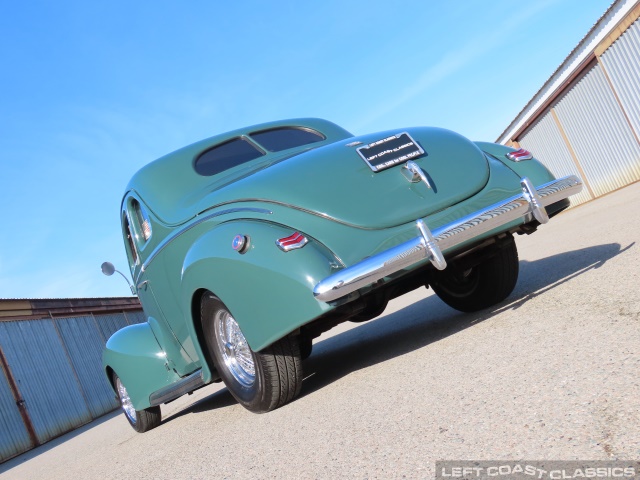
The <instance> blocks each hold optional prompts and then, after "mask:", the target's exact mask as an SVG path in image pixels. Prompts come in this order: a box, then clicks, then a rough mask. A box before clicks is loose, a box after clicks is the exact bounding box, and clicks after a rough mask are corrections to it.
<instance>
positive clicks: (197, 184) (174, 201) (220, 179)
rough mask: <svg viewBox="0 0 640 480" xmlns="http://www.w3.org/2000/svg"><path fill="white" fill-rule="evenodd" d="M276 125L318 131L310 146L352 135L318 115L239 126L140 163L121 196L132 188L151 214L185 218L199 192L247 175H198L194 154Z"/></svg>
mask: <svg viewBox="0 0 640 480" xmlns="http://www.w3.org/2000/svg"><path fill="white" fill-rule="evenodd" d="M280 127H303V128H310V129H313V130H317V131H319V132H320V133H322V134H323V135H324V136H325V137H326V139H325V140H323V141H321V142H317V143H314V144H313V147H320V146H323V145H327V144H329V143H334V142H336V141H339V140H344V139H346V138H350V137H352V136H353V135H352V134H351V133H349V132H348V131H346V130H345V129H343V128H342V127H340V126H338V125H336V124H335V123H332V122H329V121H327V120H322V119H319V118H297V119H289V120H280V121H276V122H269V123H262V124H258V125H253V126H249V127H244V128H240V129H237V130H233V131H230V132H226V133H223V134H220V135H215V136H213V137H209V138H206V139H204V140H201V141H199V142H196V143H193V144H191V145H188V146H186V147H183V148H180V149H179V150H176V151H174V152H172V153H169V154H168V155H165V156H163V157H161V158H159V159H157V160H155V161H153V162H151V163H149V164H148V165H146V166H144V167H143V168H141V169H140V170H139V171H138V172H137V173H136V174H135V175H134V176H133V177H132V179H131V181H130V182H129V184H128V185H127V188H126V191H125V197H126V195H127V194H129V192H135V193H136V194H137V196H138V197H139V198H140V199H141V200H142V201H143V202H144V203H145V204H146V205H147V207H148V208H149V209H150V210H151V211H152V212H153V213H154V215H155V216H156V217H157V218H158V219H159V220H161V221H163V222H164V223H167V224H177V223H181V222H183V221H185V220H188V218H191V217H192V216H194V215H196V214H197V213H199V212H197V211H192V209H190V207H192V206H196V205H197V204H198V203H199V202H198V200H200V199H202V197H203V196H205V195H208V194H210V193H211V192H212V191H213V190H215V189H216V188H219V187H220V186H224V185H226V184H228V183H229V182H232V181H234V176H235V177H237V178H242V177H243V176H246V175H247V169H241V171H235V172H228V173H227V172H222V173H220V174H218V175H214V176H203V175H200V174H198V173H197V172H196V171H195V169H194V167H193V165H194V162H195V160H196V159H197V158H198V156H199V155H200V154H201V153H203V152H205V151H207V150H209V149H211V148H212V147H215V146H216V145H220V144H223V143H225V142H228V141H229V140H231V139H234V138H238V137H243V136H244V137H247V136H248V135H249V134H250V133H254V132H257V131H263V130H269V129H274V128H280ZM308 149H309V145H305V146H303V147H297V149H295V148H294V149H289V150H285V151H282V152H266V154H265V155H264V156H262V157H260V158H259V159H256V160H254V161H253V162H249V163H251V164H253V163H254V162H255V163H256V164H258V165H264V164H269V163H272V162H274V161H276V160H277V159H279V158H282V157H287V156H291V155H292V154H295V153H296V152H297V150H300V151H304V150H308ZM248 168H250V165H249V167H248Z"/></svg>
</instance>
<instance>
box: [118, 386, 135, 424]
mask: <svg viewBox="0 0 640 480" xmlns="http://www.w3.org/2000/svg"><path fill="white" fill-rule="evenodd" d="M116 389H117V390H118V396H119V397H120V406H121V407H122V410H123V411H124V414H125V415H126V416H127V418H128V419H129V422H131V424H132V425H135V424H136V409H135V408H134V407H133V403H131V398H129V394H128V393H127V389H126V388H125V387H124V385H123V384H122V382H121V381H120V379H119V378H117V377H116Z"/></svg>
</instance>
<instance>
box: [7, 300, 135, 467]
mask: <svg viewBox="0 0 640 480" xmlns="http://www.w3.org/2000/svg"><path fill="white" fill-rule="evenodd" d="M17 304H19V305H18V306H19V307H20V308H15V307H16V305H17ZM7 305H9V307H7ZM25 306H26V308H24V307H25ZM34 306H35V307H36V308H34ZM118 310H119V311H118ZM94 312H95V313H94ZM144 320H145V318H144V315H143V313H142V310H141V308H140V305H139V303H138V301H137V299H133V298H128V297H126V298H120V299H87V300H85V299H83V300H75V301H74V300H48V301H42V300H40V301H38V300H31V301H4V300H0V367H1V368H0V370H1V371H0V432H2V434H1V435H0V462H3V461H5V460H7V459H9V458H11V457H14V456H16V455H18V454H20V453H22V452H25V451H27V450H29V449H31V448H33V447H35V446H37V445H40V444H43V443H45V442H47V441H49V440H51V439H52V438H55V437H57V436H59V435H62V434H64V433H66V432H69V431H71V430H73V429H75V428H77V427H79V426H81V425H84V424H86V423H88V422H90V421H91V420H93V419H95V418H98V417H100V416H101V415H104V414H105V413H108V412H110V411H112V410H114V409H115V408H118V406H119V405H118V402H117V401H116V400H115V398H114V394H113V391H112V390H111V387H110V386H109V384H108V381H107V379H106V377H105V375H104V372H102V360H101V355H102V349H103V347H104V344H105V343H106V341H107V339H108V338H109V337H110V336H111V334H113V333H114V332H115V331H116V330H119V329H120V328H122V327H125V326H127V325H130V324H133V323H140V322H143V321H144Z"/></svg>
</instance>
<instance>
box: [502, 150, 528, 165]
mask: <svg viewBox="0 0 640 480" xmlns="http://www.w3.org/2000/svg"><path fill="white" fill-rule="evenodd" d="M506 157H507V158H508V159H509V160H511V161H512V162H521V161H523V160H531V159H532V158H533V155H531V152H530V151H529V150H525V149H524V148H519V149H518V150H514V151H513V152H509V153H507V155H506Z"/></svg>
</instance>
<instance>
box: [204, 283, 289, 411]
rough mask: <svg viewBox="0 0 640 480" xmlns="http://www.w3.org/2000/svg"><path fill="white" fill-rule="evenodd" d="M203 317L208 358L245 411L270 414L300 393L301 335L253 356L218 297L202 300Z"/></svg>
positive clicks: (275, 344) (278, 342) (281, 341)
mask: <svg viewBox="0 0 640 480" xmlns="http://www.w3.org/2000/svg"><path fill="white" fill-rule="evenodd" d="M201 315H202V317H201V318H202V324H203V331H204V334H205V339H206V343H207V348H208V350H209V354H210V355H211V358H212V359H213V361H214V362H215V366H216V368H217V370H218V373H219V374H220V376H221V377H222V380H223V381H224V383H225V385H226V386H227V388H228V389H229V391H230V392H231V394H232V395H233V396H234V397H235V398H236V400H238V402H239V403H240V404H241V405H242V406H243V407H245V408H246V409H248V410H250V411H252V412H256V413H264V412H269V411H271V410H274V409H276V408H278V407H281V406H282V405H284V404H286V403H288V402H290V401H291V400H293V399H294V398H295V397H296V396H297V395H298V393H300V388H301V386H302V364H301V359H300V343H299V338H300V337H299V336H298V335H295V336H294V335H288V336H287V337H284V338H282V339H280V340H278V341H277V342H275V343H274V344H272V345H270V346H269V347H267V348H265V349H264V350H262V351H260V352H254V351H253V350H251V347H249V344H248V343H247V340H246V339H245V337H244V334H243V333H242V331H241V330H240V327H239V325H238V323H237V322H236V321H235V319H234V318H233V316H232V315H231V312H229V310H228V309H227V307H226V306H225V305H224V304H223V303H222V301H221V300H220V299H219V298H218V297H216V296H215V295H213V294H211V293H206V294H205V295H204V296H203V298H202V304H201Z"/></svg>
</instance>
